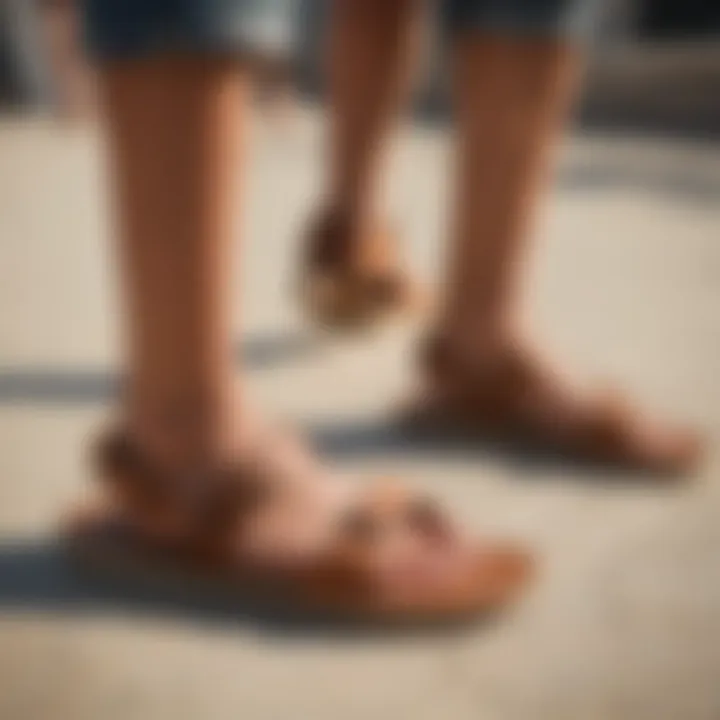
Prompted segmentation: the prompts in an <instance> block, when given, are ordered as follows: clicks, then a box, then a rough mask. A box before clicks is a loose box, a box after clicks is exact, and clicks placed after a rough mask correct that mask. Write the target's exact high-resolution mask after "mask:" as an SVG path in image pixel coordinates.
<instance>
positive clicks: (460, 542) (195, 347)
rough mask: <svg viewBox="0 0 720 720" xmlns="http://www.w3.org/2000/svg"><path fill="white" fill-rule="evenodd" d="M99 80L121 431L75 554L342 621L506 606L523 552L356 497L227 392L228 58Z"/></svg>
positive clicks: (121, 72) (122, 66) (116, 65)
mask: <svg viewBox="0 0 720 720" xmlns="http://www.w3.org/2000/svg"><path fill="white" fill-rule="evenodd" d="M100 84H101V88H102V99H103V104H104V109H105V111H106V114H107V128H108V134H109V139H110V150H111V153H110V155H111V163H112V164H111V168H112V170H111V175H112V178H113V179H114V182H115V198H116V201H117V208H116V210H117V212H116V214H117V222H118V241H119V242H118V246H119V251H120V253H119V254H120V256H121V260H122V265H123V296H124V301H125V308H126V311H127V325H128V347H129V358H128V366H129V391H128V396H127V398H126V399H125V405H124V408H123V410H124V412H125V417H124V418H123V425H122V426H121V428H120V429H119V432H115V433H113V434H111V435H110V436H109V437H108V438H106V439H105V441H104V442H102V443H101V444H100V449H99V453H98V456H99V465H100V478H101V479H102V480H103V481H104V482H105V488H106V489H107V492H106V497H105V498H104V504H103V505H101V507H100V509H99V510H94V511H93V512H92V513H90V515H89V516H88V515H83V517H82V518H81V519H80V520H79V521H77V522H76V523H75V524H74V526H73V531H72V536H73V537H74V538H75V539H76V546H84V547H85V548H90V550H89V552H91V553H95V558H96V562H97V559H99V560H100V562H101V563H102V564H103V565H104V566H108V565H111V564H112V562H113V558H115V559H117V553H118V552H123V551H124V552H128V549H129V551H130V552H132V551H133V550H135V551H137V550H140V552H141V554H142V553H145V554H147V555H148V556H149V558H150V559H153V558H154V559H155V560H158V561H166V562H171V563H175V564H177V563H180V564H181V565H183V566H184V569H185V570H200V571H206V570H210V571H211V573H212V577H213V578H214V580H217V579H218V573H220V574H222V575H224V576H225V577H226V578H227V579H228V580H229V582H230V585H231V587H234V588H237V586H238V584H242V583H238V576H239V575H240V574H241V575H242V581H243V583H244V584H245V586H248V585H253V586H256V587H262V588H263V589H264V590H266V591H267V592H270V593H274V594H275V596H274V597H276V596H277V595H282V596H286V597H289V598H292V601H293V602H299V603H309V604H310V605H312V606H313V607H315V608H322V609H328V610H332V611H335V612H341V613H343V612H348V613H350V614H351V615H352V616H353V617H355V616H357V615H358V614H359V615H360V616H361V617H362V616H364V615H368V616H369V617H370V618H387V619H392V618H396V619H403V618H407V617H409V616H410V617H417V618H418V619H423V618H427V619H433V618H439V617H444V618H449V617H465V616H468V615H472V613H474V612H477V611H479V610H483V609H490V608H495V607H499V606H501V605H504V604H505V603H507V602H508V601H510V600H511V599H512V598H514V597H515V596H516V595H517V593H518V592H519V591H520V589H521V588H522V587H523V586H524V585H525V582H526V580H527V578H528V576H529V575H528V570H529V567H530V566H529V561H528V556H527V554H526V553H525V552H524V551H518V549H517V548H515V547H507V546H504V545H503V546H502V547H498V546H495V545H493V546H485V545H484V546H483V547H482V548H478V547H477V546H476V545H475V544H474V543H468V542H467V541H466V540H465V539H464V538H461V537H460V536H459V534H458V533H457V532H456V530H455V528H453V527H452V525H451V524H450V523H449V521H448V520H447V518H446V517H445V515H444V513H441V512H439V511H438V510H437V509H436V508H435V507H434V506H433V505H432V504H430V505H429V504H428V503H427V502H418V500H417V498H413V497H412V496H409V495H405V494H404V493H398V491H397V489H395V488H391V489H390V490H383V491H380V492H378V491H374V492H373V491H371V492H369V493H365V492H363V491H359V492H358V491H352V488H350V487H347V486H345V485H343V484H341V483H340V482H337V481H336V480H335V479H332V478H329V477H328V476H327V474H326V473H325V472H324V471H323V469H322V467H321V466H320V465H319V464H317V463H316V462H314V460H313V459H312V458H311V457H310V456H309V454H308V453H307V452H305V451H304V449H303V447H302V445H301V444H299V443H296V442H294V441H293V440H292V439H290V438H287V437H286V436H285V435H284V434H282V433H279V432H277V431H275V432H272V431H269V430H268V429H266V428H265V427H264V426H263V425H262V424H261V423H260V422H258V420H257V419H256V417H255V415H254V414H253V413H251V412H248V411H247V408H246V406H245V401H244V392H243V390H244V389H243V388H242V386H241V387H240V388H239V392H236V390H237V388H236V387H235V380H234V369H233V367H232V355H231V352H230V350H231V343H230V321H229V317H228V310H229V307H230V303H229V298H228V295H227V291H228V285H229V281H230V278H229V273H228V270H229V268H230V267H231V265H232V264H231V263H230V262H229V255H230V247H231V234H232V233H231V228H232V222H231V219H232V212H233V207H234V199H235V194H236V193H235V175H236V168H237V167H238V165H239V164H241V159H242V158H241V154H240V153H239V150H240V143H241V135H242V119H243V114H244V113H243V106H244V101H245V82H244V76H243V75H241V74H240V73H239V71H238V69H237V67H236V65H235V64H234V63H233V62H230V61H228V60H223V59H217V58H216V59H210V58H206V59H201V58H198V57H169V56H168V57H159V58H155V59H148V60H133V61H113V62H110V63H109V64H108V65H107V66H106V68H105V69H104V70H103V71H102V73H101V83H100ZM108 527H109V528H111V529H112V533H108V532H107V530H108ZM128 539H129V542H127V540H128ZM108 543H110V545H111V549H110V551H109V552H108V553H107V554H105V555H103V549H104V548H107V547H108ZM118 548H120V549H118ZM85 552H88V551H87V550H86V551H85ZM124 566H125V567H127V566H128V563H127V562H125V563H124Z"/></svg>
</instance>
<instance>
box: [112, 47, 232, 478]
mask: <svg viewBox="0 0 720 720" xmlns="http://www.w3.org/2000/svg"><path fill="white" fill-rule="evenodd" d="M101 89H102V95H103V102H104V108H105V112H106V116H107V128H108V136H109V141H110V151H111V164H112V177H113V179H114V183H115V191H116V192H115V195H114V197H115V200H116V225H117V228H118V236H119V237H118V241H119V254H120V259H121V261H122V267H123V281H124V282H123V287H124V293H125V297H126V300H127V306H126V307H127V327H128V347H129V355H130V357H129V366H130V378H129V396H128V398H127V401H128V407H127V413H128V423H129V427H130V432H131V433H132V434H133V435H134V436H135V437H136V438H137V440H138V442H139V443H140V444H141V445H142V446H143V447H144V448H145V449H147V451H148V452H150V453H151V454H152V455H153V456H158V457H162V459H163V461H164V462H165V461H166V462H172V463H174V464H178V465H185V464H187V463H190V462H192V463H201V462H210V461H212V460H214V459H217V457H218V456H219V455H222V454H226V453H228V452H229V445H230V443H232V438H233V437H234V435H235V430H236V429H235V428H234V426H233V420H234V413H235V409H234V403H233V386H234V368H233V366H232V360H231V352H230V348H231V337H230V319H229V317H228V314H229V313H228V310H229V302H228V297H227V292H228V283H229V277H228V267H229V263H228V262H227V259H228V257H229V255H230V250H231V234H232V223H231V213H232V207H233V203H234V199H235V195H236V193H235V189H236V188H235V176H236V168H237V167H238V166H239V164H240V160H241V158H240V156H239V150H240V141H241V135H242V121H243V115H244V114H243V111H242V105H243V103H244V99H245V98H244V95H245V80H244V78H243V77H241V75H240V74H239V73H238V71H237V68H236V67H235V65H234V64H233V63H231V62H229V61H225V60H219V59H218V60H213V59H208V60H199V59H197V58H192V59H191V58H171V57H168V58H161V59H156V60H149V61H142V62H141V61H130V62H120V63H114V64H111V65H110V66H109V67H108V68H106V69H104V70H103V71H102V78H101Z"/></svg>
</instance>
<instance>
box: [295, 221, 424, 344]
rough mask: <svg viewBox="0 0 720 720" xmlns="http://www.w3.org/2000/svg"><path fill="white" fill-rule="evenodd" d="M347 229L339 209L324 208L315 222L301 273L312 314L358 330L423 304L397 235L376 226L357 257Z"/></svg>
mask: <svg viewBox="0 0 720 720" xmlns="http://www.w3.org/2000/svg"><path fill="white" fill-rule="evenodd" d="M347 234H348V232H347V229H346V228H345V221H344V219H343V217H342V216H341V215H340V214H337V213H330V212H326V213H324V214H322V215H321V216H320V217H319V219H318V220H317V221H316V222H315V223H314V224H313V226H312V227H311V230H310V233H309V235H308V238H307V241H306V245H305V248H306V250H305V257H304V259H303V262H302V269H301V279H300V296H301V303H302V305H303V307H304V308H305V311H306V312H307V314H308V316H309V317H310V319H311V320H312V321H313V322H315V323H317V324H318V325H320V326H321V327H324V328H329V329H333V330H357V329H364V328H368V327H371V326H376V325H379V324H382V323H384V322H385V321H388V320H391V319H393V318H397V317H398V316H401V315H403V314H405V313H411V312H414V311H418V310H420V309H421V308H422V305H423V298H422V297H421V294H420V292H419V290H418V288H417V287H416V286H415V284H414V283H413V282H412V280H411V279H410V277H409V276H408V275H407V273H406V272H405V271H404V270H403V268H402V267H401V262H400V258H399V257H398V249H397V246H398V242H397V237H396V235H395V234H394V233H393V232H392V231H390V230H388V229H387V228H382V227H380V228H377V229H376V230H375V231H374V232H373V233H372V235H371V236H370V237H368V238H366V239H364V240H363V242H362V243H360V245H361V246H362V247H361V248H360V249H359V252H360V255H359V256H358V257H355V256H354V254H355V253H354V251H355V249H354V248H353V247H351V245H350V244H349V243H348V242H346V241H345V237H346V236H347Z"/></svg>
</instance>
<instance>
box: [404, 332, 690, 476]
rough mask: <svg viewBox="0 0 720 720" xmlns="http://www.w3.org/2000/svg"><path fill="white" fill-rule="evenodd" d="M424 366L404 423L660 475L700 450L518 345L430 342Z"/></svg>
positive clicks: (681, 470)
mask: <svg viewBox="0 0 720 720" xmlns="http://www.w3.org/2000/svg"><path fill="white" fill-rule="evenodd" d="M467 357H469V356H467ZM423 371H424V374H425V385H426V393H425V395H424V396H423V397H422V398H421V400H420V401H419V402H418V403H417V404H416V405H415V406H413V407H412V408H411V409H410V411H409V412H408V413H407V415H406V416H405V417H404V418H403V422H404V424H405V425H406V426H407V427H408V428H410V429H414V430H422V431H423V432H430V433H431V434H434V433H441V434H443V435H446V434H450V435H462V436H463V437H467V438H470V437H478V436H479V437H484V438H489V439H493V438H497V439H502V440H510V441H518V442H520V443H524V444H529V445H531V446H533V447H536V448H538V449H542V448H545V449H550V450H552V451H555V452H557V453H559V454H563V455H567V456H571V457H574V458H577V459H580V460H584V461H589V462H592V463H598V464H607V465H615V466H621V467H627V468H632V469H636V470H641V471H646V472H650V473H653V474H658V475H663V476H677V475H680V474H685V473H687V472H689V471H691V470H692V469H693V468H694V467H695V466H696V465H697V463H698V461H699V459H700V456H701V442H700V440H699V438H698V436H697V435H696V434H695V433H693V432H692V431H690V430H688V429H685V428H681V427H678V426H673V425H670V424H666V423H662V422H659V421H656V420H654V419H652V418H650V417H647V416H645V415H643V414H641V413H640V412H639V411H638V410H637V409H636V408H634V407H632V406H631V405H630V404H629V403H628V402H627V401H626V400H625V399H624V398H623V397H622V396H621V395H618V394H617V393H614V392H613V393H605V394H588V393H585V392H582V391H579V390H577V389H575V388H574V387H572V386H571V385H570V383H569V382H568V380H567V379H566V378H565V377H564V376H563V374H562V373H559V372H557V371H556V370H555V369H554V368H553V366H552V365H551V364H549V363H547V362H545V361H544V360H542V359H541V358H540V356H539V354H538V353H537V352H535V351H533V350H532V349H531V348H530V347H528V346H525V345H522V344H517V345H513V344H508V345H506V346H505V347H504V348H503V349H502V350H498V351H497V352H495V351H493V352H492V353H491V354H490V355H488V356H486V357H482V358H478V359H475V360H472V361H471V360H469V359H466V358H465V357H460V354H459V353H456V354H453V353H452V352H451V351H450V350H449V347H448V345H447V344H446V343H442V342H434V343H431V344H429V345H428V351H427V353H426V357H425V358H424V360H423Z"/></svg>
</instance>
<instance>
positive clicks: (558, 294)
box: [0, 115, 720, 720]
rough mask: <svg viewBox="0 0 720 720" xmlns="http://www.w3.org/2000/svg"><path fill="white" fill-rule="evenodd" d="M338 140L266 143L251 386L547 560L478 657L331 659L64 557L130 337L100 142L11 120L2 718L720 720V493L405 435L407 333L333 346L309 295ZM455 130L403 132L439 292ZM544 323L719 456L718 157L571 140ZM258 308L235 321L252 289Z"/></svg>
mask: <svg viewBox="0 0 720 720" xmlns="http://www.w3.org/2000/svg"><path fill="white" fill-rule="evenodd" d="M319 149H320V143H319V128H318V126H317V124H316V122H315V121H314V119H313V118H312V117H311V116H305V115H303V117H302V118H301V119H300V124H299V126H298V128H297V129H296V131H295V133H294V135H292V136H289V137H282V136H278V135H276V134H274V133H273V131H271V130H267V129H266V130H263V131H258V132H257V133H256V135H255V140H254V142H253V160H252V168H251V173H250V191H249V197H248V198H247V200H246V201H245V206H246V209H247V215H246V222H245V227H246V229H247V232H246V246H247V248H246V254H245V260H244V262H242V263H239V262H238V269H239V271H240V272H241V274H242V276H243V278H244V281H245V282H244V288H243V295H242V303H243V304H244V309H245V314H246V323H245V331H244V333H243V335H242V341H240V340H241V336H240V334H239V335H238V339H239V342H238V357H239V358H240V357H242V358H244V361H245V363H246V366H247V369H248V372H249V377H250V382H251V385H252V388H253V391H254V393H255V394H256V395H257V396H258V397H260V398H262V399H263V401H264V402H265V403H266V404H267V405H269V406H271V407H272V408H273V409H274V411H275V412H277V413H278V414H280V415H282V416H284V417H289V418H293V419H295V420H296V421H298V422H299V423H300V424H301V425H302V426H304V427H305V428H306V429H307V430H308V431H309V432H310V433H311V435H312V437H313V438H314V440H315V441H316V443H317V444H318V445H319V446H320V447H321V448H323V449H324V450H325V451H326V452H327V453H328V454H329V455H330V456H331V457H332V458H333V461H334V462H335V463H337V465H338V466H339V467H341V468H343V469H345V470H350V471H362V472H367V473H372V472H376V471H377V470H378V469H380V468H382V469H386V470H389V471H391V472H393V473H402V474H403V475H411V476H413V477H415V478H416V481H417V483H418V484H420V485H424V486H427V487H430V488H432V489H433V491H435V492H437V493H438V494H440V495H441V496H442V497H443V498H444V499H445V500H446V502H447V503H448V504H449V505H450V506H451V507H453V508H454V509H456V510H457V511H458V512H459V513H460V514H462V515H463V516H464V517H465V518H466V519H467V520H468V521H469V522H471V523H473V524H475V525H477V527H479V528H485V529H488V530H489V529H493V530H499V531H504V532H507V533H512V534H516V535H518V536H520V537H522V538H525V539H526V540H528V541H530V542H532V543H533V544H534V545H535V547H536V548H537V550H538V552H539V554H540V555H541V556H542V558H543V572H542V574H541V577H540V582H539V584H538V585H537V587H536V589H535V590H534V591H533V593H532V594H531V595H530V596H529V597H528V598H527V600H526V601H525V602H524V603H522V604H521V605H520V606H519V607H518V608H517V610H516V611H515V612H514V613H513V614H512V616H510V617H508V618H507V619H506V620H505V621H504V622H502V623H500V624H498V625H496V626H494V627H489V628H480V629H478V630H476V631H474V632H472V633H470V634H465V635H463V636H461V637H445V638H411V639H406V640H400V639H389V638H384V639H383V638H375V639H372V640H370V639H363V638H349V637H338V638H334V639H329V638H327V637H318V636H316V635H313V633H312V632H307V631H302V629H300V630H298V631H296V632H292V633H288V632H287V631H286V629H285V630H284V629H283V627H282V626H278V625H274V624H272V623H270V624H268V623H260V622H257V621H253V619H252V618H247V617H244V616H243V615H242V614H240V613H237V614H236V615H235V616H234V617H233V616H231V617H228V615H227V613H224V614H218V613H217V612H215V610H214V606H212V607H210V606H208V605H207V604H206V603H200V604H199V605H198V606H197V607H194V609H183V608H179V607H178V605H177V603H175V602H174V601H172V599H166V598H159V599H158V598H145V600H142V599H138V598H131V597H129V596H127V595H126V594H116V595H114V596H113V595H112V594H111V595H109V596H107V595H106V596H104V597H99V596H98V594H97V592H96V591H95V589H93V588H91V587H86V586H85V585H83V584H80V583H78V582H77V581H75V580H73V578H72V577H71V576H69V575H68V573H67V571H66V568H65V567H64V565H63V563H62V559H61V558H60V557H59V556H58V553H57V551H56V550H55V549H54V548H53V545H52V535H51V533H52V529H53V524H54V522H55V521H56V520H57V518H58V515H59V513H60V512H61V511H62V509H63V508H64V507H67V506H68V505H69V504H70V503H71V502H72V501H73V500H74V499H75V498H77V497H78V496H79V495H80V494H81V492H82V489H83V486H84V483H85V481H86V477H87V470H86V468H85V466H84V464H83V457H82V451H83V448H84V446H85V443H86V440H87V438H88V437H89V435H90V434H91V433H92V431H93V430H94V428H95V427H96V426H97V423H98V421H99V420H100V419H101V418H102V417H103V416H104V415H105V414H106V408H107V404H108V398H109V397H110V394H111V391H112V386H113V378H114V376H115V371H116V369H117V341H116V334H115V333H116V331H117V329H118V328H117V324H118V323H117V322H116V320H117V319H118V316H117V311H116V305H115V304H114V302H113V292H112V287H111V284H110V283H109V280H108V278H109V277H110V276H111V272H110V271H111V266H110V262H109V257H108V256H107V255H106V250H107V247H108V243H107V242H106V232H105V230H104V221H103V203H102V202H101V198H102V195H101V192H100V188H99V178H100V173H99V166H98V162H97V154H96V147H95V144H94V141H93V139H92V137H91V136H90V135H89V134H88V133H86V132H84V131H77V130H73V129H69V128H65V129H62V128H60V129H58V128H51V127H49V126H47V125H44V124H43V123H37V122H36V123H32V124H29V125H20V124H17V123H5V124H4V125H2V126H0V478H1V480H0V717H1V718H3V720H20V719H21V718H22V719H23V720H36V719H37V720H40V719H42V720H44V719H45V718H73V720H91V719H92V720H97V719H99V718H103V719H106V718H107V719H108V720H115V719H117V720H135V719H137V720H164V719H165V718H168V719H169V718H172V719H173V720H186V719H190V718H193V719H194V718H198V719H199V718H202V720H215V719H218V720H224V719H225V718H234V717H242V718H247V720H278V719H280V718H297V719H301V718H317V720H321V719H323V718H328V720H339V719H345V718H348V719H350V718H363V719H365V718H367V719H370V718H372V719H373V720H382V719H384V718H393V720H397V719H398V718H406V717H407V718H414V719H415V720H423V719H426V718H427V719H428V720H429V719H430V718H433V719H434V718H440V717H448V718H451V719H452V720H465V719H467V720H485V719H487V720H565V719H567V720H608V719H609V718H613V720H645V719H647V720H716V719H717V718H718V717H720V686H719V685H718V673H719V672H720V475H719V474H718V461H717V458H716V457H715V456H711V458H710V460H709V463H708V465H707V467H706V469H705V470H704V471H703V472H702V474H701V475H700V476H699V477H698V478H697V481H696V482H695V484H693V485H692V487H688V488H686V489H680V490H676V491H658V490H653V489H651V488H647V487H644V488H643V487H638V486H633V485H632V484H626V483H615V484H612V483H608V482H603V478H602V476H600V477H598V476H597V475H592V474H590V473H589V472H587V471H582V470H579V469H573V468H563V467H561V466H553V465H538V464H534V463H532V462H529V461H526V462H523V461H520V460H518V459H516V458H507V457H502V456H499V455H490V454H487V453H485V454H483V453H477V454H475V455H472V454H469V453H455V454H450V453H440V452H439V451H438V452H430V451H424V452H419V451H413V450H409V449H407V448H403V447H401V446H398V444H397V443H396V442H394V441H393V438H392V433H391V432H390V431H389V430H388V428H387V425H386V424H385V419H386V418H387V413H386V411H387V409H388V408H389V407H390V406H391V405H392V402H393V399H395V398H398V397H400V396H401V395H402V393H403V390H404V389H405V388H407V385H408V380H409V378H410V374H409V372H408V364H407V355H408V352H409V349H410V347H411V342H410V341H411V332H410V331H409V330H402V331H401V330H396V331H390V332H386V333H383V334H381V335H380V336H379V337H376V338H373V339H368V340H367V341H362V342H352V343H350V342H344V343H342V344H336V343H328V342H321V343H314V342H312V339H308V336H307V335H306V334H305V332H304V330H303V328H302V325H301V324H300V323H299V322H298V320H297V318H296V316H295V314H294V312H293V310H292V305H291V303H289V302H288V300H289V293H288V291H289V289H290V286H291V273H290V269H291V267H292V262H293V258H294V251H295V249H296V247H297V244H296V242H295V240H296V236H297V232H298V228H299V226H300V224H301V223H302V221H303V219H304V218H305V216H306V215H307V213H308V211H309V209H310V207H311V205H312V201H313V198H314V197H315V196H316V193H317V189H318V181H319V169H320V158H319ZM446 150H447V148H446V140H445V137H444V135H443V134H442V133H439V132H433V131H428V130H416V131H413V132H410V133H407V134H406V135H404V136H403V137H402V139H401V142H400V145H399V147H398V152H397V156H396V159H395V163H394V166H393V183H392V195H393V197H392V207H393V209H394V216H395V217H396V218H397V219H398V222H399V223H401V225H402V227H403V229H404V232H405V234H406V236H407V238H408V243H409V247H410V248H411V249H412V261H413V263H414V264H415V265H416V267H417V268H418V269H419V270H420V271H421V272H423V273H425V274H426V275H427V276H432V275H433V274H434V273H433V270H434V268H435V266H436V265H437V263H436V256H437V250H438V238H439V231H440V224H441V216H442V207H443V203H444V197H445V188H446V182H445V179H446V177H447V173H446V171H445V169H444V164H443V162H444V160H445V155H446ZM540 236H541V246H540V248H539V252H538V263H537V265H536V269H537V274H536V275H537V277H536V280H537V281H536V283H535V285H534V289H533V308H534V313H535V314H536V318H537V323H538V325H539V326H540V327H541V328H542V329H543V332H544V334H545V335H546V336H547V337H548V339H549V341H550V342H552V343H553V345H554V346H555V347H556V348H557V349H558V352H559V353H562V354H563V356H564V357H566V358H568V360H569V361H570V362H571V363H572V364H575V365H577V366H578V367H581V368H583V369H588V370H590V371H599V372H600V373H601V374H608V375H614V376H616V377H618V378H619V379H620V380H621V381H623V382H624V383H626V384H628V385H631V386H632V387H633V388H634V389H635V390H636V391H637V394H638V395H639V396H640V398H642V399H643V400H644V401H647V402H648V403H650V404H651V405H654V406H657V407H659V408H661V409H665V410H670V411H672V412H674V413H677V414H680V415H684V416H687V417H689V418H691V419H693V420H696V421H697V422H698V423H699V424H700V425H701V426H702V427H703V428H705V429H706V431H707V433H708V434H709V436H710V438H711V444H712V445H713V446H714V450H717V447H718V438H719V437H720V379H719V378H718V368H719V367H720V312H718V311H719V310H720V148H717V147H713V146H710V145H708V146H702V145H690V144H679V143H674V144H668V143H661V142H651V141H635V140H631V139H622V138H615V139H611V138H600V137H596V138H584V139H575V140H573V141H571V142H569V143H568V146H567V148H566V153H565V157H564V159H563V163H562V167H561V172H560V178H559V182H558V185H557V188H556V192H555V194H554V196H553V198H552V203H551V207H550V211H549V212H548V213H546V216H545V218H544V221H543V225H542V228H541V230H540ZM237 302H238V306H239V305H240V304H241V298H240V296H239V293H238V294H237Z"/></svg>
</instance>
